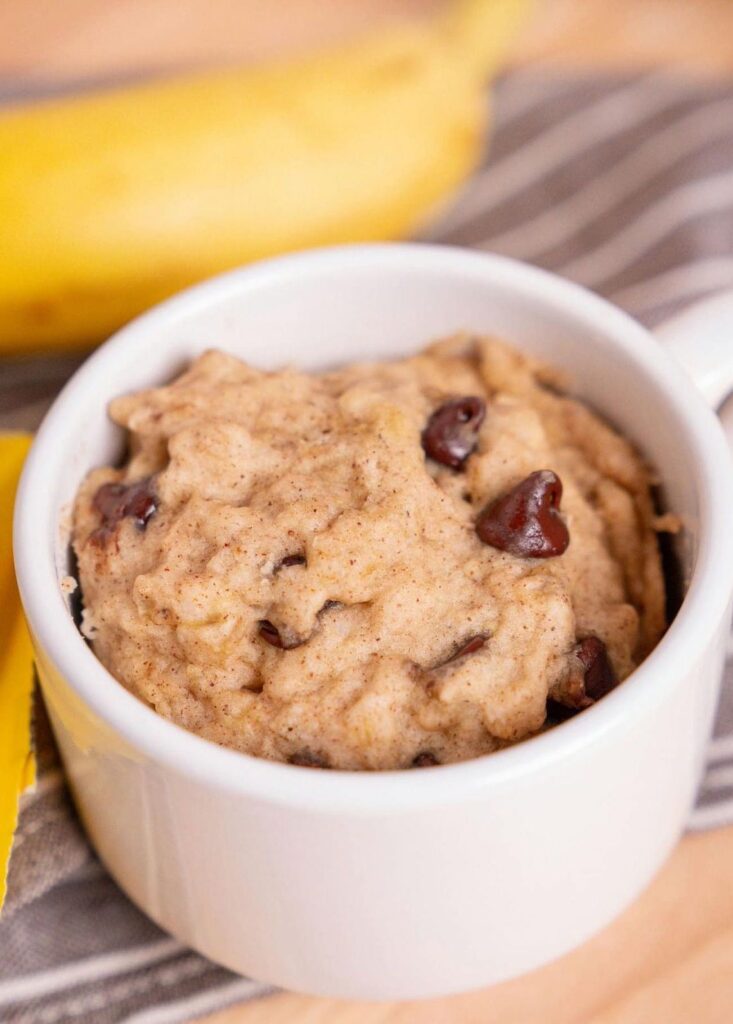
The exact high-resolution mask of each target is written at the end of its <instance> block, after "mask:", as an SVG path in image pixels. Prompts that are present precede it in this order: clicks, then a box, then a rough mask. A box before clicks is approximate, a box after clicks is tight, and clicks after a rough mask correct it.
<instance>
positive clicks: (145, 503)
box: [92, 476, 158, 541]
mask: <svg viewBox="0 0 733 1024" xmlns="http://www.w3.org/2000/svg"><path fill="white" fill-rule="evenodd" d="M92 505H93V507H94V509H95V511H96V512H98V513H99V515H100V516H101V517H102V522H101V525H100V526H99V527H98V528H97V529H96V530H95V531H94V533H93V534H92V539H93V540H96V541H104V540H106V539H107V537H109V536H110V535H111V534H112V532H113V531H114V529H115V527H116V526H117V525H118V523H120V522H121V521H122V520H123V519H128V518H129V519H132V521H133V522H134V523H135V526H136V527H137V528H138V530H144V529H145V527H146V526H147V525H148V521H149V519H150V517H151V516H153V515H154V514H155V512H156V511H157V509H158V496H157V494H156V493H155V487H154V484H153V478H152V477H149V476H148V477H145V478H144V479H142V480H138V481H137V482H136V483H134V484H121V483H110V484H102V486H101V487H100V488H99V490H98V491H97V493H96V494H95V495H94V500H93V502H92Z"/></svg>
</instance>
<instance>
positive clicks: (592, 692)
mask: <svg viewBox="0 0 733 1024" xmlns="http://www.w3.org/2000/svg"><path fill="white" fill-rule="evenodd" d="M573 654H574V655H575V657H576V658H577V659H578V660H579V661H580V663H581V665H582V666H583V669H584V674H583V683H584V686H585V692H586V695H587V696H588V697H589V698H590V699H591V700H592V701H596V700H600V699H601V697H605V696H606V694H607V693H610V692H611V690H613V688H614V687H615V686H618V676H617V675H616V673H615V671H614V668H613V665H612V664H611V659H610V658H609V657H608V651H607V650H606V645H605V644H604V642H603V641H602V640H599V639H598V637H597V636H587V637H586V638H585V640H581V641H580V643H579V644H578V646H577V647H576V648H575V650H574V651H573Z"/></svg>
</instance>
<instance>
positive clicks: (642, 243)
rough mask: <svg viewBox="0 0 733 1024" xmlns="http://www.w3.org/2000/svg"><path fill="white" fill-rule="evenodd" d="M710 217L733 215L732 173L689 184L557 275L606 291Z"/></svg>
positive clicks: (664, 197)
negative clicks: (672, 238) (677, 234)
mask: <svg viewBox="0 0 733 1024" xmlns="http://www.w3.org/2000/svg"><path fill="white" fill-rule="evenodd" d="M709 213H720V214H722V213H730V214H733V171H723V172H722V173H720V174H714V175H711V176H710V177H708V178H699V179H698V180H697V181H691V182H686V183H685V184H684V185H680V186H678V187H677V188H675V189H672V191H670V192H668V193H667V194H666V195H665V196H663V197H662V198H661V199H658V200H657V201H656V202H655V203H652V204H651V206H648V207H647V209H646V210H645V211H644V213H642V214H640V215H639V216H638V217H637V218H636V219H635V220H634V221H633V223H631V224H629V225H627V226H626V227H624V228H622V230H621V231H619V232H618V233H617V234H615V235H613V236H612V237H611V238H609V239H608V240H607V241H605V242H602V243H601V244H600V245H598V246H596V248H595V249H591V250H589V251H587V252H584V253H583V254H582V255H580V256H576V257H575V258H574V259H572V260H570V261H569V262H568V263H565V264H564V265H563V266H562V267H560V268H559V270H558V273H560V274H563V275H564V276H565V277H570V278H572V279H573V280H574V281H578V282H580V284H584V285H585V286H586V287H589V288H595V289H597V290H603V286H604V285H605V284H606V282H608V281H610V280H611V279H612V278H614V277H616V276H617V275H618V274H620V273H621V272H622V271H624V270H627V269H628V268H629V266H631V265H632V264H633V263H634V262H635V261H636V260H638V259H640V258H641V257H642V256H645V255H646V254H647V253H648V252H649V251H650V250H651V249H653V248H654V246H655V245H658V244H659V242H661V241H663V239H664V238H666V237H667V236H668V235H670V234H671V233H672V232H673V231H674V230H676V229H677V228H678V227H682V226H683V225H685V224H689V223H690V222H691V221H694V220H695V219H696V218H698V217H701V216H704V215H705V214H709Z"/></svg>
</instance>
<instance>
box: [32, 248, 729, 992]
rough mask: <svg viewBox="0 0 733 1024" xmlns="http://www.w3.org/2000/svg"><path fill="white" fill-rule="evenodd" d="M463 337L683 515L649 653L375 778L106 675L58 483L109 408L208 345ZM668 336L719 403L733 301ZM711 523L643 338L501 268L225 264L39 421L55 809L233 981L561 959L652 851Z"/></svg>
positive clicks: (277, 354) (433, 980) (724, 511)
mask: <svg viewBox="0 0 733 1024" xmlns="http://www.w3.org/2000/svg"><path fill="white" fill-rule="evenodd" d="M721 325H722V328H721ZM462 328H464V329H469V330H472V331H476V332H486V333H492V334H496V335H499V336H502V337H504V338H506V339H507V340H510V341H512V342H514V343H515V344H516V345H518V346H519V347H520V348H522V349H524V350H526V351H528V352H530V353H533V354H536V355H539V356H541V357H543V358H544V359H545V360H547V361H549V362H551V363H554V364H556V365H557V366H559V367H561V368H562V369H564V370H566V371H569V372H570V374H571V375H572V377H573V379H574V381H575V382H576V389H577V392H578V393H579V394H580V395H581V396H583V397H584V398H586V399H587V400H588V401H589V402H590V403H591V405H592V406H594V407H596V408H597V409H599V410H600V411H601V413H603V414H605V415H606V416H607V417H608V418H609V419H610V420H611V421H612V422H613V423H615V424H616V425H617V426H618V427H619V428H620V429H621V430H623V431H624V432H625V433H626V434H628V436H629V437H631V438H633V439H634V440H635V441H636V442H637V443H638V444H639V446H640V447H641V448H642V450H643V451H644V452H645V453H646V455H647V456H648V458H649V459H650V461H651V462H652V464H653V465H655V466H656V467H657V469H658V470H659V473H660V475H661V478H662V480H663V481H664V493H665V498H666V501H667V503H668V507H669V508H670V509H671V510H673V511H674V512H676V513H677V514H678V515H680V516H681V517H682V519H683V522H684V525H685V530H684V539H685V543H684V552H683V556H682V557H683V562H684V576H685V588H686V594H685V598H684V602H683V605H682V607H681V609H680V611H679V613H678V614H677V616H676V618H675V620H674V622H673V623H672V625H671V627H670V629H669V630H668V632H667V634H666V635H665V637H664V638H663V639H662V641H661V642H660V644H659V645H658V647H657V648H656V649H655V650H654V652H653V653H652V654H651V655H650V656H649V657H648V658H647V659H646V661H645V662H644V663H643V664H642V665H641V666H640V667H639V668H638V669H637V670H636V671H635V672H634V673H633V674H632V675H631V676H630V677H629V678H628V679H627V680H626V681H625V682H624V683H623V684H622V685H621V686H619V687H618V688H617V689H616V690H615V691H614V692H613V693H611V694H609V695H608V696H606V697H604V698H603V700H601V701H600V702H599V703H598V704H596V705H595V706H593V707H591V708H589V709H588V710H586V711H584V712H583V713H582V714H580V715H577V716H576V717H575V718H573V719H571V720H569V721H567V722H565V723H563V724H562V725H559V726H557V727H555V728H554V729H551V730H549V731H547V732H545V733H543V734H541V735H539V736H536V737H534V738H532V739H530V740H527V741H525V742H523V743H520V744H518V745H517V746H514V747H511V748H508V749H506V750H503V751H501V752H499V753H494V754H490V755H489V756H486V757H480V758H476V759H475V760H473V761H468V762H465V763H461V764H453V765H446V766H442V767H436V768H431V769H430V770H426V771H396V772H382V773H366V772H365V773H351V772H340V771H328V772H318V771H312V770H309V769H305V768H301V767H295V766H291V765H286V764H275V763H271V762H268V761H264V760H259V759H256V758H252V757H248V756H246V755H243V754H239V753H236V752H234V751H232V750H227V749H224V748H221V747H218V746H215V745H214V744H212V743H209V742H207V741H205V740H203V739H200V738H199V737H197V736H194V735H192V734H190V733H187V732H186V731H184V730H183V729H181V728H179V727H178V726H176V725H174V724H172V723H171V722H169V721H167V720H165V719H164V718H162V717H160V716H158V715H157V714H156V713H155V712H154V711H152V710H151V709H150V708H148V707H146V706H145V705H144V704H143V703H142V702H141V701H139V700H138V699H136V698H135V697H134V696H132V695H131V694H130V693H129V692H128V691H127V690H125V689H124V687H123V686H121V685H120V684H119V683H118V682H116V680H115V679H113V678H112V677H111V676H110V674H109V673H108V672H107V671H106V670H105V669H104V668H103V667H102V665H101V664H100V663H99V662H98V661H97V660H96V658H95V657H94V654H93V653H92V651H91V650H90V649H89V647H88V646H87V645H86V644H85V643H84V641H83V639H82V637H81V636H80V635H79V633H78V632H77V630H76V627H75V626H74V623H73V622H72V618H71V615H70V613H69V609H68V607H67V600H66V598H65V596H64V594H63V592H62V589H61V586H60V581H61V578H62V577H63V576H64V575H65V574H66V573H67V572H68V571H69V567H68V556H67V550H68V507H69V505H70V503H71V501H72V498H73V495H74V492H75V491H76V488H77V486H78V484H79V482H80V481H81V479H82V478H83V477H84V475H85V474H86V473H87V471H88V470H89V469H90V468H91V467H93V466H98V465H100V464H104V463H108V462H109V461H110V460H114V459H115V458H117V457H118V456H119V453H120V451H121V444H122V439H121V437H120V432H119V431H118V430H117V429H116V428H115V427H113V425H112V424H111V423H110V422H109V420H108V418H107V414H106V406H107V403H108V401H109V400H110V399H111V398H112V397H113V396H115V395H118V394H120V393H122V392H128V391H132V390H135V389H137V388H142V387H145V386H148V385H151V384H154V383H158V382H163V381H166V380H168V379H170V378H171V377H172V376H173V375H175V374H176V373H178V372H179V371H180V370H181V369H182V367H183V366H184V365H185V364H186V362H187V361H188V360H189V359H191V358H192V357H193V356H195V355H196V354H197V353H199V352H200V351H202V350H203V349H205V348H209V347H219V348H223V349H225V350H227V351H230V352H233V353H235V354H237V355H239V356H241V357H242V358H244V359H246V360H248V361H251V362H252V363H253V364H255V365H256V366H262V367H276V366H279V365H281V364H283V363H286V362H295V363H297V364H298V365H299V366H300V367H303V368H305V369H316V368H319V367H323V366H328V365H333V364H338V363H344V362H348V361H352V360H359V359H364V358H369V359H385V358H391V357H395V356H402V355H405V354H407V353H411V352H413V351H415V350H416V349H418V348H420V347H421V346H423V345H424V344H425V343H426V342H428V341H430V340H431V339H435V338H438V337H440V336H441V335H446V334H450V333H451V332H454V331H456V330H458V329H462ZM726 330H727V331H728V332H729V333H728V334H727V335H726ZM666 333H667V337H668V342H669V346H670V347H673V348H675V350H676V351H677V353H678V354H679V355H681V356H682V358H683V360H684V361H686V362H687V363H688V364H689V365H690V366H691V367H692V370H693V373H694V374H696V375H697V376H698V377H699V380H700V382H701V384H702V386H703V389H704V391H705V393H706V395H707V397H708V399H709V400H710V402H712V403H716V402H717V401H719V400H720V399H721V398H722V397H723V396H724V394H725V393H726V392H727V390H728V388H729V386H731V385H733V344H732V343H731V341H730V339H731V338H733V301H732V300H731V299H730V298H728V299H727V300H722V301H720V302H718V303H717V304H713V305H712V306H708V307H706V308H705V309H703V310H702V311H700V310H698V311H697V312H693V313H692V314H689V315H688V316H687V317H682V318H681V320H679V321H678V323H677V324H676V325H673V326H672V327H671V328H668V330H667V332H666ZM732 517H733V482H732V474H731V466H730V459H729V453H728V448H727V445H726V442H725V438H724V434H723V431H722V430H721V427H720V424H719V422H718V420H717V419H716V417H715V416H714V414H713V412H711V410H710V408H709V407H708V405H707V404H706V402H705V401H704V400H703V398H702V397H701V395H700V393H698V391H697V390H696V388H695V387H694V386H693V385H692V383H691V382H690V380H689V378H688V377H687V376H686V374H685V373H684V371H683V370H682V369H681V368H680V367H679V366H678V365H677V364H676V362H675V361H674V360H673V359H672V358H670V356H669V355H668V354H667V353H666V352H665V350H664V348H663V347H662V346H661V345H660V344H659V343H658V341H656V340H655V339H654V338H653V337H652V336H651V335H650V334H649V333H648V332H647V331H646V330H645V329H644V328H642V327H641V326H639V325H638V324H637V323H635V322H634V321H633V320H631V319H630V318H629V317H628V316H626V315H625V314H624V313H622V312H621V311H619V310H618V309H615V308H613V307H612V306H611V305H609V304H608V303H607V302H604V301H603V300H601V299H599V298H597V297H595V296H593V295H592V294H590V293H589V292H586V291H584V290H583V289H582V288H579V287H577V286H575V285H573V284H570V283H568V282H566V281H562V280H560V279H559V278H556V277H554V276H552V275H550V274H547V273H545V272H543V271H541V270H538V269H535V268H532V267H529V266H526V265H523V264H521V263H517V262H515V261H513V260H509V259H505V258H501V257H498V256H490V255H480V254H477V253H471V252H466V251H461V250H458V249H449V248H440V247H430V246H419V245H374V246H355V247H345V248H336V249H326V250H322V251H314V252H308V253H303V254H300V255H294V256H286V257H284V258H280V259H276V260H272V261H269V262H266V263H262V264H259V265H257V266H253V267H248V268H245V269H242V270H237V271H234V272H233V273H229V274H226V275H224V276H222V277H219V278H216V279H214V280H212V281H209V282H207V283H205V284H203V285H200V286H198V287H196V288H193V289H191V290H190V291H188V292H185V293H184V294H183V295H181V296H179V297H177V298H175V299H173V300H171V301H169V302H166V303H164V304H163V305H162V306H160V307H158V308H157V309H154V310H153V311H152V312H150V313H148V314H146V315H145V316H143V317H141V318H140V319H138V320H136V321H135V322H134V323H132V324H130V325H129V326H128V327H126V328H125V329H124V330H122V331H120V332H119V333H118V334H117V335H116V336H115V337H114V338H112V340H111V341H109V342H107V344H105V345H103V346H102V347H101V348H100V349H99V350H98V351H97V352H95V354H94V355H93V356H92V357H91V358H90V359H89V360H88V361H87V362H86V363H85V364H84V365H83V366H82V368H81V369H80V370H79V371H78V372H77V373H76V375H75V376H74V377H73V378H72V380H71V381H70V382H69V383H68V384H67V386H66V387H65V388H64V390H63V392H62V393H61V395H60V396H59V397H58V398H57V400H56V402H55V403H54V405H53V407H52V409H51V411H50V412H49V413H48V415H47V417H46V419H45V421H44V423H43V425H42V427H41V429H40V430H39V432H38V436H37V438H36V441H35V444H34V445H33V448H32V451H31V453H30V455H29V457H28V461H27V464H26V467H25V471H24V473H23V479H22V482H21V485H20V491H19V495H18V502H17V513H16V521H15V553H16V566H17V573H18V579H19V583H20V588H21V593H22V598H23V603H24V606H25V611H26V614H27V618H28V622H29V625H30V628H31V632H32V634H33V640H34V645H35V651H36V657H37V662H38V671H39V675H40V679H41V685H42V687H43V694H44V697H45V700H46V704H47V706H48V709H49V712H50V715H51V719H52V723H53V727H54V731H55V734H56V737H57V739H58V742H59V746H60V749H61V753H62V756H63V760H64V765H65V768H66V772H67V775H68V778H69V781H70V783H71V786H72V789H73V793H74V797H75V800H76V804H77V807H78V808H79V812H80V814H81V817H82V819H83V821H84V824H85V826H86V828H87V831H88V833H89V836H90V838H91V840H92V842H93V843H94V846H95V847H96V849H97V851H98V853H99V855H100V857H101V858H102V860H103V861H104V863H105V864H106V866H107V867H108V868H109V870H110V872H111V874H112V875H113V876H114V878H115V879H116V880H117V882H118V883H119V884H120V885H121V886H122V888H123V889H124V890H125V892H127V893H128V894H129V896H130V897H131V898H132V899H133V900H134V901H135V902H136V903H137V904H138V906H140V907H142V909H143V910H144V911H145V912H146V913H147V914H149V915H150V917H152V918H153V919H154V920H155V921H157V922H158V923H159V924H160V925H161V926H162V927H163V928H165V929H167V930H168V931H170V932H172V933H173V934H174V935H175V936H177V937H178V938H180V939H182V940H183V941H184V942H186V943H188V944H189V945H191V946H192V947H194V948H195V949H197V950H199V951H201V952H202V953H204V954H205V955H206V956H208V957H211V959H212V960H215V961H217V962H219V963H221V964H224V965H226V966H227V967H230V968H233V969H234V970H235V971H239V972H242V973H245V974H248V975H250V976H252V977H254V978H257V979H259V980H261V981H266V982H271V983H274V984H276V985H281V986H284V987H286V988H289V989H295V990H299V991H303V992H310V993H317V994H325V995H330V996H341V997H347V998H366V999H399V998H414V997H422V996H435V995H439V994H446V993H452V992H458V991H461V990H465V989H470V988H474V987H477V986H482V985H487V984H489V983H491V982H497V981H500V980H502V979H506V978H509V977H511V976H512V975H516V974H519V973H520V972H523V971H527V970H529V969H531V968H533V967H536V966H538V965H540V964H542V963H545V962H546V961H548V960H550V959H552V958H554V957H557V956H559V955H560V954H562V953H564V952H566V951H567V950H570V949H571V948H572V947H574V946H576V945H578V944H579V943H581V942H583V941H584V940H585V939H587V938H588V937H589V936H591V935H592V934H593V933H595V932H596V931H598V930H599V929H600V928H602V927H603V926H604V925H606V924H607V923H608V922H610V921H611V920H612V919H613V918H614V917H615V916H616V915H617V914H618V913H619V912H620V911H621V910H622V909H623V908H624V907H626V906H627V905H628V904H629V903H630V902H631V901H632V900H633V899H634V898H635V897H636V896H637V895H638V893H639V892H640V891H641V890H642V889H643V888H644V886H645V885H646V884H647V882H648V881H649V879H650V878H651V877H652V875H653V874H654V872H655V871H656V870H657V869H658V868H659V866H660V864H661V863H662V862H663V861H664V859H665V857H666V856H667V854H668V853H669V851H670V850H671V848H672V847H673V845H674V844H675V842H676V841H677V838H678V836H679V834H680V831H681V829H682V828H683V827H684V824H685V820H686V817H687V815H688V812H689V809H690V807H691V804H692V802H693V799H694V796H695V791H696V786H697V784H698V780H699V776H700V771H701V766H702V762H703V756H704V751H705V744H706V740H707V738H708V735H709V732H710V728H711V722H712V717H713V712H714V708H715V704H716V697H717V693H718V687H719V682H720V677H721V669H722V661H723V657H724V649H725V643H726V639H727V631H728V623H729V615H730V603H731V595H732V594H733V529H732V528H731V521H732ZM589 571H592V566H591V567H589Z"/></svg>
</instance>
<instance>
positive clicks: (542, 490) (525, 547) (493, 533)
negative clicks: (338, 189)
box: [476, 469, 570, 558]
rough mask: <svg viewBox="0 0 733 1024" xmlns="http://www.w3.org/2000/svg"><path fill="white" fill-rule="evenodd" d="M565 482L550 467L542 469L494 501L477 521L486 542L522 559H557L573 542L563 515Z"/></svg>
mask: <svg viewBox="0 0 733 1024" xmlns="http://www.w3.org/2000/svg"><path fill="white" fill-rule="evenodd" d="M561 497H562V483H561V481H560V478H559V477H558V476H557V475H556V474H555V473H553V472H552V470H550V469H541V470H538V471H537V472H536V473H530V475H529V476H528V477H527V478H526V479H525V480H522V482H521V483H520V484H517V486H516V487H514V488H513V489H512V490H511V491H509V492H508V493H507V494H504V495H502V496H501V497H500V498H497V499H496V500H495V501H492V502H491V503H490V504H489V505H487V506H486V508H485V509H484V510H483V512H481V513H480V514H479V517H478V519H477V520H476V533H477V534H478V536H479V538H480V540H482V541H483V542H484V544H490V545H491V547H493V548H498V549H499V551H508V552H509V553H510V554H512V555H519V556H521V557H523V558H554V557H555V556H556V555H561V554H562V553H563V551H565V549H566V548H567V546H568V544H569V543H570V535H569V534H568V528H567V526H566V525H565V523H564V521H563V519H562V517H561V516H560V498H561Z"/></svg>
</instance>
